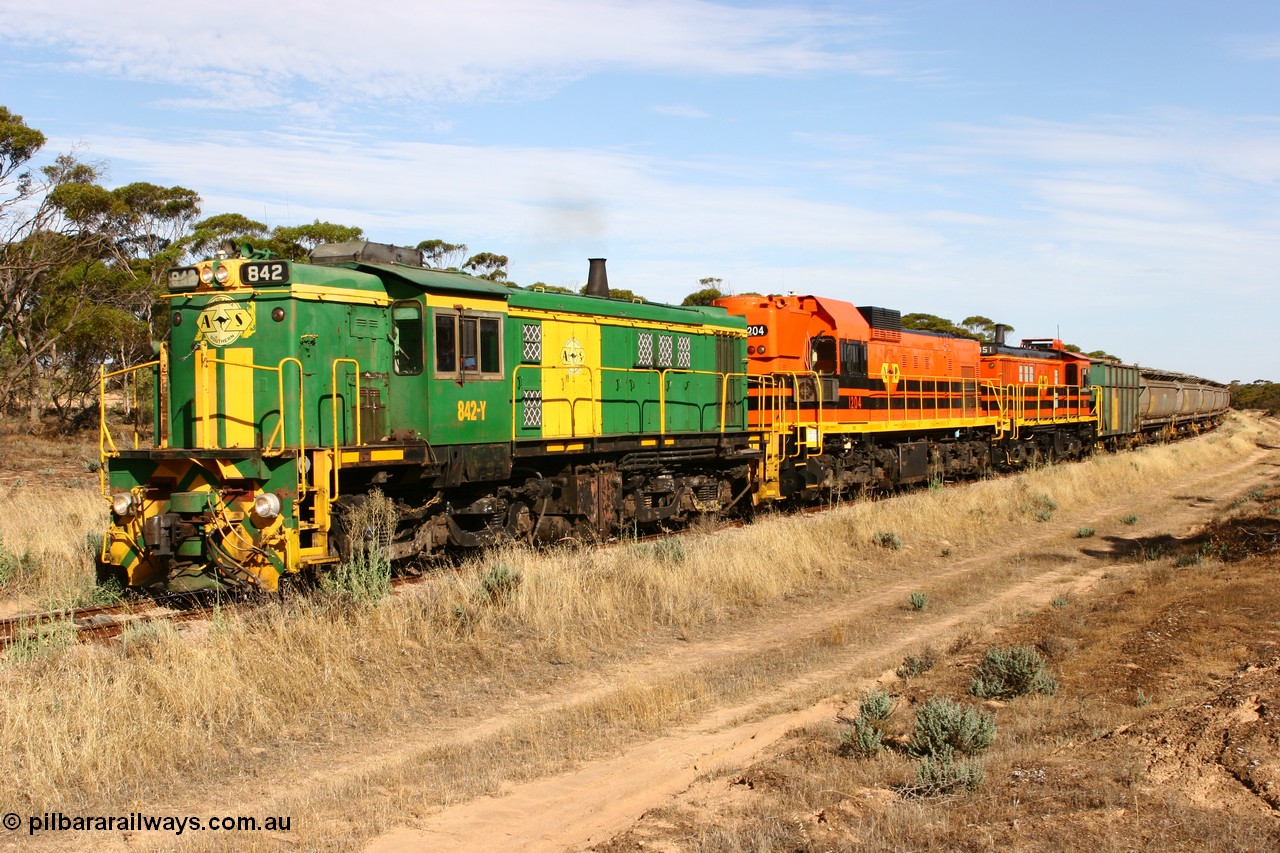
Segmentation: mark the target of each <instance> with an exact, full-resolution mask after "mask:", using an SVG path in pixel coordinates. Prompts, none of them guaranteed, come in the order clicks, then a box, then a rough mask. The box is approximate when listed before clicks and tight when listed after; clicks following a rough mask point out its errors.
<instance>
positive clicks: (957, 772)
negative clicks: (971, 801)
mask: <svg viewBox="0 0 1280 853" xmlns="http://www.w3.org/2000/svg"><path fill="white" fill-rule="evenodd" d="M985 777H986V774H985V773H984V772H983V770H982V765H981V764H979V763H978V762H977V761H973V760H971V759H970V760H967V761H953V760H952V759H950V758H925V759H923V760H922V761H920V762H919V763H917V764H916V784H915V785H914V786H911V787H906V788H903V789H902V794H903V795H904V796H908V797H940V796H943V795H944V794H954V793H958V792H960V791H975V790H977V789H978V787H979V786H981V785H982V780H983V779H984V778H985Z"/></svg>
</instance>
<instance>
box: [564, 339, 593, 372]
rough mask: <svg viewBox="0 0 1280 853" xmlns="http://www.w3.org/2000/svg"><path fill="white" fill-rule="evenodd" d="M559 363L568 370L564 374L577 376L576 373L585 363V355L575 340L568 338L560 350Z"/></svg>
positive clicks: (580, 345)
mask: <svg viewBox="0 0 1280 853" xmlns="http://www.w3.org/2000/svg"><path fill="white" fill-rule="evenodd" d="M560 363H561V364H563V365H564V366H565V367H567V368H569V369H568V370H566V371H565V373H567V374H569V375H570V376H577V375H578V371H579V370H581V369H582V366H583V365H584V364H586V363H587V354H586V352H585V351H584V350H583V349H582V344H581V343H580V342H579V341H578V339H577V338H569V340H567V341H565V342H564V347H562V348H561V350H560Z"/></svg>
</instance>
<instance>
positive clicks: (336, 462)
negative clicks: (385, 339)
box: [329, 358, 362, 501]
mask: <svg viewBox="0 0 1280 853" xmlns="http://www.w3.org/2000/svg"><path fill="white" fill-rule="evenodd" d="M339 364H350V365H352V366H353V367H355V369H356V393H355V401H356V413H355V416H354V417H353V418H352V419H353V420H354V421H355V424H356V430H355V432H356V445H357V446H359V445H360V444H362V442H361V441H360V362H358V361H356V360H355V359H354V358H335V359H334V360H333V363H332V364H331V365H330V373H331V383H332V384H331V386H330V390H331V392H332V393H333V402H332V409H333V490H332V491H331V492H330V493H329V499H330V500H331V501H332V500H337V498H338V472H339V471H340V470H341V469H342V454H341V453H339V452H338V447H339V444H338V365H339Z"/></svg>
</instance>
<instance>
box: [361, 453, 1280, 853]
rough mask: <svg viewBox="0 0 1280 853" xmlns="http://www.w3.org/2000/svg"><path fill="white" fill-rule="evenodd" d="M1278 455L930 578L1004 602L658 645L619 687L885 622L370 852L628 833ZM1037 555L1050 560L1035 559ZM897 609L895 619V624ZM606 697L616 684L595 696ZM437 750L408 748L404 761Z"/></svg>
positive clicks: (891, 596) (539, 847)
mask: <svg viewBox="0 0 1280 853" xmlns="http://www.w3.org/2000/svg"><path fill="white" fill-rule="evenodd" d="M1277 455H1278V454H1277V451H1275V450H1274V449H1269V448H1267V447H1265V446H1260V447H1259V448H1258V450H1257V451H1256V452H1254V453H1253V454H1252V455H1250V456H1248V457H1247V458H1243V459H1240V460H1239V461H1237V462H1234V463H1232V464H1230V465H1229V466H1227V467H1223V468H1220V469H1217V470H1193V471H1189V472H1187V473H1186V474H1185V475H1184V476H1182V477H1180V478H1179V479H1178V480H1177V481H1176V482H1175V483H1173V484H1172V485H1168V484H1166V485H1164V486H1162V487H1160V488H1159V489H1153V490H1152V491H1151V492H1150V493H1147V494H1143V495H1140V496H1127V497H1126V498H1124V499H1123V500H1122V501H1116V502H1113V503H1111V504H1108V505H1100V506H1093V507H1091V508H1090V509H1089V510H1088V511H1087V512H1083V513H1076V514H1063V515H1061V516H1059V517H1057V518H1055V519H1054V521H1053V522H1052V523H1051V524H1042V525H1029V526H1028V527H1027V529H1026V531H1025V535H1023V536H1021V537H1020V538H1018V539H1017V540H1016V541H1013V542H1010V543H1007V544H1005V545H1002V546H1000V547H999V548H998V549H995V550H992V551H989V552H987V553H983V554H981V555H976V556H972V557H970V558H968V559H965V560H961V561H945V562H943V561H940V562H938V564H937V565H936V566H933V567H932V568H931V569H930V572H931V574H930V577H931V580H932V581H933V583H935V584H942V583H949V584H950V585H951V587H950V588H953V589H963V588H964V586H965V581H966V578H967V577H969V576H972V577H973V578H974V579H975V584H976V583H977V579H978V578H980V577H985V576H989V575H990V573H991V572H992V571H993V570H994V569H996V568H999V567H1010V566H1015V567H1017V568H1016V570H1014V571H1013V575H1012V577H1011V578H1010V582H1009V583H1007V584H1005V585H1003V586H1002V588H1001V589H1000V591H999V592H998V594H993V595H986V596H982V597H980V598H978V599H977V600H971V601H967V602H965V603H964V604H963V605H962V606H957V607H955V608H953V609H951V610H950V611H947V612H946V613H945V614H943V613H938V614H937V615H930V617H929V618H928V619H922V618H916V615H915V614H911V613H902V612H901V610H902V608H901V606H900V603H901V602H902V601H903V600H904V598H905V597H906V595H907V594H908V593H909V592H910V591H911V590H912V589H913V588H917V586H918V584H919V583H920V580H919V577H912V578H909V579H904V580H903V581H902V582H900V583H896V584H893V585H890V586H886V587H884V588H882V589H880V590H878V591H877V592H876V593H875V594H872V595H869V596H864V597H861V598H858V599H857V600H843V601H830V602H826V603H825V604H823V605H822V606H820V607H814V606H813V603H812V602H808V603H806V605H805V607H804V610H803V616H802V617H801V616H800V614H799V613H798V612H797V611H796V610H795V609H786V610H785V611H784V612H778V613H776V614H774V615H772V616H765V617H762V618H760V619H759V620H757V621H755V622H754V623H753V624H749V625H744V626H743V627H742V629H741V630H739V631H735V632H733V633H732V634H730V635H728V636H723V637H719V638H717V639H715V640H713V641H707V642H705V643H695V644H686V645H685V646H684V647H682V648H678V649H673V648H663V649H658V650H656V651H655V653H654V655H653V657H652V658H651V659H650V660H648V661H642V662H640V663H638V664H636V665H634V666H632V667H630V668H629V670H628V671H627V672H625V673H621V674H619V675H618V676H617V677H616V679H612V680H611V684H612V685H616V684H619V683H623V682H626V681H635V682H640V683H643V682H644V681H645V680H646V679H647V678H651V677H655V676H656V675H657V674H659V673H661V674H663V675H666V676H669V675H670V674H671V673H672V671H673V669H675V668H679V667H687V668H690V669H694V668H705V667H707V666H709V665H715V664H716V663H719V662H726V661H732V660H739V659H744V658H749V657H751V656H755V655H761V654H764V653H767V652H768V651H769V650H771V649H776V648H778V647H780V646H784V645H787V644H795V643H798V642H801V641H805V640H808V641H810V642H816V643H821V642H822V638H823V637H824V636H828V635H830V634H831V633H832V632H841V631H844V630H848V628H849V626H856V625H858V624H860V623H863V624H869V623H876V624H877V625H878V626H879V627H878V630H877V633H876V637H875V642H874V644H871V645H866V646H863V647H859V645H858V644H849V645H848V646H847V648H846V649H845V652H846V653H844V654H841V655H839V656H838V657H837V659H836V660H834V661H833V660H831V659H824V660H822V661H820V663H819V664H818V665H816V666H813V667H812V668H809V669H806V670H804V671H798V672H792V673H789V674H787V675H786V676H785V677H779V678H777V679H775V680H774V682H773V683H771V684H769V685H767V687H766V688H765V689H761V690H759V691H757V692H754V693H753V694H752V695H751V698H750V700H749V701H736V702H729V703H724V704H723V705H721V706H719V707H714V708H711V709H710V710H709V711H707V712H706V713H704V714H703V715H702V716H700V717H699V718H698V719H697V720H696V721H693V722H691V723H688V724H686V725H683V726H681V727H680V728H679V729H677V730H674V731H670V732H668V733H666V734H663V735H662V736H660V737H656V738H653V739H650V740H648V741H646V742H642V743H637V744H634V745H631V746H629V747H627V748H626V749H625V750H623V751H622V752H621V754H618V755H615V756H613V757H608V758H604V759H598V760H592V761H588V762H586V763H584V764H582V765H580V766H578V767H577V768H576V769H574V770H573V771H571V772H568V773H563V774H560V775H556V776H553V777H551V778H541V779H536V780H533V781H529V782H525V783H523V784H520V785H516V786H510V787H508V788H507V789H506V790H504V791H503V793H502V794H501V795H500V796H496V797H482V798H479V799H474V800H471V801H469V802H463V803H459V804H457V805H453V806H451V807H448V808H445V809H444V810H442V811H438V812H436V813H435V814H432V815H430V816H429V817H427V818H426V819H424V820H422V821H420V822H418V823H416V824H415V825H412V826H409V825H405V826H399V827H395V828H393V829H391V830H390V831H387V832H385V833H383V834H382V835H380V836H379V837H377V838H375V839H373V840H372V841H371V842H370V843H369V844H368V846H367V848H366V849H367V850H369V851H378V853H391V851H410V850H424V849H439V850H445V849H447V850H454V851H481V850H494V849H502V850H505V851H560V850H566V849H579V848H582V847H586V846H589V845H593V844H598V843H601V842H603V841H605V840H607V839H609V838H610V837H612V836H614V835H616V834H617V833H620V832H622V831H624V830H626V829H627V828H628V827H630V826H631V825H632V824H633V823H634V822H635V821H636V820H637V819H639V818H640V816H641V815H643V814H644V813H645V812H647V811H649V810H651V809H653V808H655V807H660V806H663V805H665V804H667V803H669V802H671V801H672V800H673V798H676V797H678V796H679V795H680V794H681V793H682V792H684V791H686V790H688V789H689V788H690V786H691V785H693V784H694V783H695V781H696V780H698V779H699V778H701V777H703V776H705V774H707V773H708V772H712V771H717V770H721V769H724V768H727V767H743V766H745V765H746V764H748V763H750V762H751V761H752V760H754V759H755V758H757V757H758V756H760V755H762V754H763V753H765V752H766V751H767V750H768V749H769V748H770V747H771V745H773V744H774V743H776V742H777V741H778V739H779V738H781V737H782V736H783V735H784V734H785V733H786V732H788V731H789V730H791V729H794V728H796V727H799V726H804V725H807V724H810V723H813V722H815V721H819V720H824V719H829V718H831V717H832V716H833V715H835V714H836V713H837V711H838V710H839V708H840V705H841V703H842V702H844V701H847V698H848V697H849V696H850V695H851V694H853V693H856V692H857V691H858V690H862V689H866V688H867V687H868V686H871V685H872V684H875V683H888V682H891V681H893V680H894V679H895V676H894V675H893V672H892V669H889V670H888V671H886V667H892V665H893V662H894V661H897V660H900V659H901V658H902V656H903V655H904V654H905V653H906V652H908V651H910V650H912V649H914V648H918V647H919V646H921V645H922V644H925V643H929V644H932V645H934V646H942V647H945V646H946V644H947V643H949V642H950V641H951V640H952V639H954V638H955V637H956V636H957V635H959V634H961V633H964V632H973V631H979V632H985V633H990V632H991V631H992V630H995V629H996V628H998V626H999V625H1001V624H1003V623H1005V622H1007V621H1009V620H1010V619H1012V618H1013V617H1014V616H1015V615H1016V614H1018V613H1020V612H1025V611H1026V610H1027V609H1028V608H1039V607H1043V606H1045V605H1046V604H1047V603H1048V602H1049V600H1050V599H1051V598H1054V597H1055V596H1061V595H1062V594H1063V593H1064V592H1065V591H1069V590H1073V591H1075V592H1076V593H1077V594H1081V593H1083V592H1084V591H1086V590H1087V589H1088V588H1089V587H1090V586H1091V585H1092V584H1094V583H1096V582H1097V580H1098V579H1099V578H1100V577H1102V576H1103V575H1104V574H1105V573H1107V571H1108V570H1109V568H1111V567H1113V566H1114V564H1115V560H1116V559H1122V558H1124V552H1125V547H1126V543H1128V542H1132V540H1133V539H1136V538H1138V537H1155V536H1172V537H1179V536H1183V535H1186V534H1188V533H1190V532H1191V531H1192V530H1193V529H1194V528H1196V527H1197V526H1198V525H1201V524H1204V523H1206V522H1207V521H1209V520H1210V519H1211V518H1212V517H1213V516H1214V514H1215V513H1216V512H1219V511H1220V510H1221V509H1222V508H1223V507H1225V506H1226V505H1227V504H1229V503H1230V501H1231V499H1232V498H1234V497H1236V496H1238V495H1242V494H1245V493H1247V492H1249V491H1250V490H1251V489H1254V488H1256V487H1257V486H1258V485H1259V484H1262V483H1264V482H1268V481H1269V480H1271V479H1273V478H1274V477H1275V475H1276V472H1277V467H1276V466H1277V461H1276V460H1277ZM1122 513H1124V514H1131V515H1136V516H1138V517H1139V518H1140V519H1141V520H1140V521H1139V522H1137V523H1134V524H1133V525H1132V526H1131V527H1130V528H1128V529H1126V530H1125V531H1124V535H1123V536H1115V537H1112V538H1111V541H1110V544H1109V545H1105V546H1104V545H1102V544H1101V543H1100V542H1099V540H1097V539H1076V538H1075V536H1076V531H1078V530H1079V529H1080V528H1083V527H1097V528H1099V529H1105V526H1106V525H1107V523H1108V522H1109V521H1113V520H1114V519H1115V518H1116V517H1117V516H1119V515H1120V514H1122ZM1030 553H1038V554H1041V555H1042V558H1041V559H1037V560H1027V559H1025V555H1027V554H1030ZM957 597H960V596H957ZM887 612H888V613H892V614H893V615H892V616H891V617H886V615H885V614H886V613H887ZM607 689H609V686H608V685H607V686H604V687H596V688H594V691H599V690H607ZM592 694H593V691H584V692H581V693H571V694H568V695H557V696H552V697H548V698H547V699H546V700H544V701H543V702H540V703H538V704H536V705H534V706H532V707H529V708H527V709H525V710H524V711H523V713H525V714H542V713H548V712H550V711H552V710H554V709H556V708H563V707H567V706H570V705H573V704H575V703H580V702H584V701H587V700H588V699H590V698H592ZM491 722H493V721H491ZM495 724H498V723H496V722H495ZM482 726H483V724H482ZM482 731H483V728H481V729H477V728H475V727H472V728H470V729H469V730H468V733H467V734H465V735H464V736H467V737H470V736H477V735H478V734H480V735H481V736H482ZM428 745H429V744H427V743H408V744H406V743H403V742H402V743H401V744H400V751H401V752H400V754H401V755H403V754H404V751H412V750H420V749H424V748H426V747H427V746H428ZM366 767H367V765H366Z"/></svg>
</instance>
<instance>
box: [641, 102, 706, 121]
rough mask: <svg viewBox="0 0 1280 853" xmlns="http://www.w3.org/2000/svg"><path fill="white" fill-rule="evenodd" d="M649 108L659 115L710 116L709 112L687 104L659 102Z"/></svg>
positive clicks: (678, 116) (680, 116)
mask: <svg viewBox="0 0 1280 853" xmlns="http://www.w3.org/2000/svg"><path fill="white" fill-rule="evenodd" d="M649 109H650V110H652V111H653V112H655V113H657V114H659V115H664V116H672V117H673V118H711V113H709V112H707V111H706V110H703V109H699V108H698V107H694V106H690V105H689V104H659V105H656V106H652V107H650V108H649Z"/></svg>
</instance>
